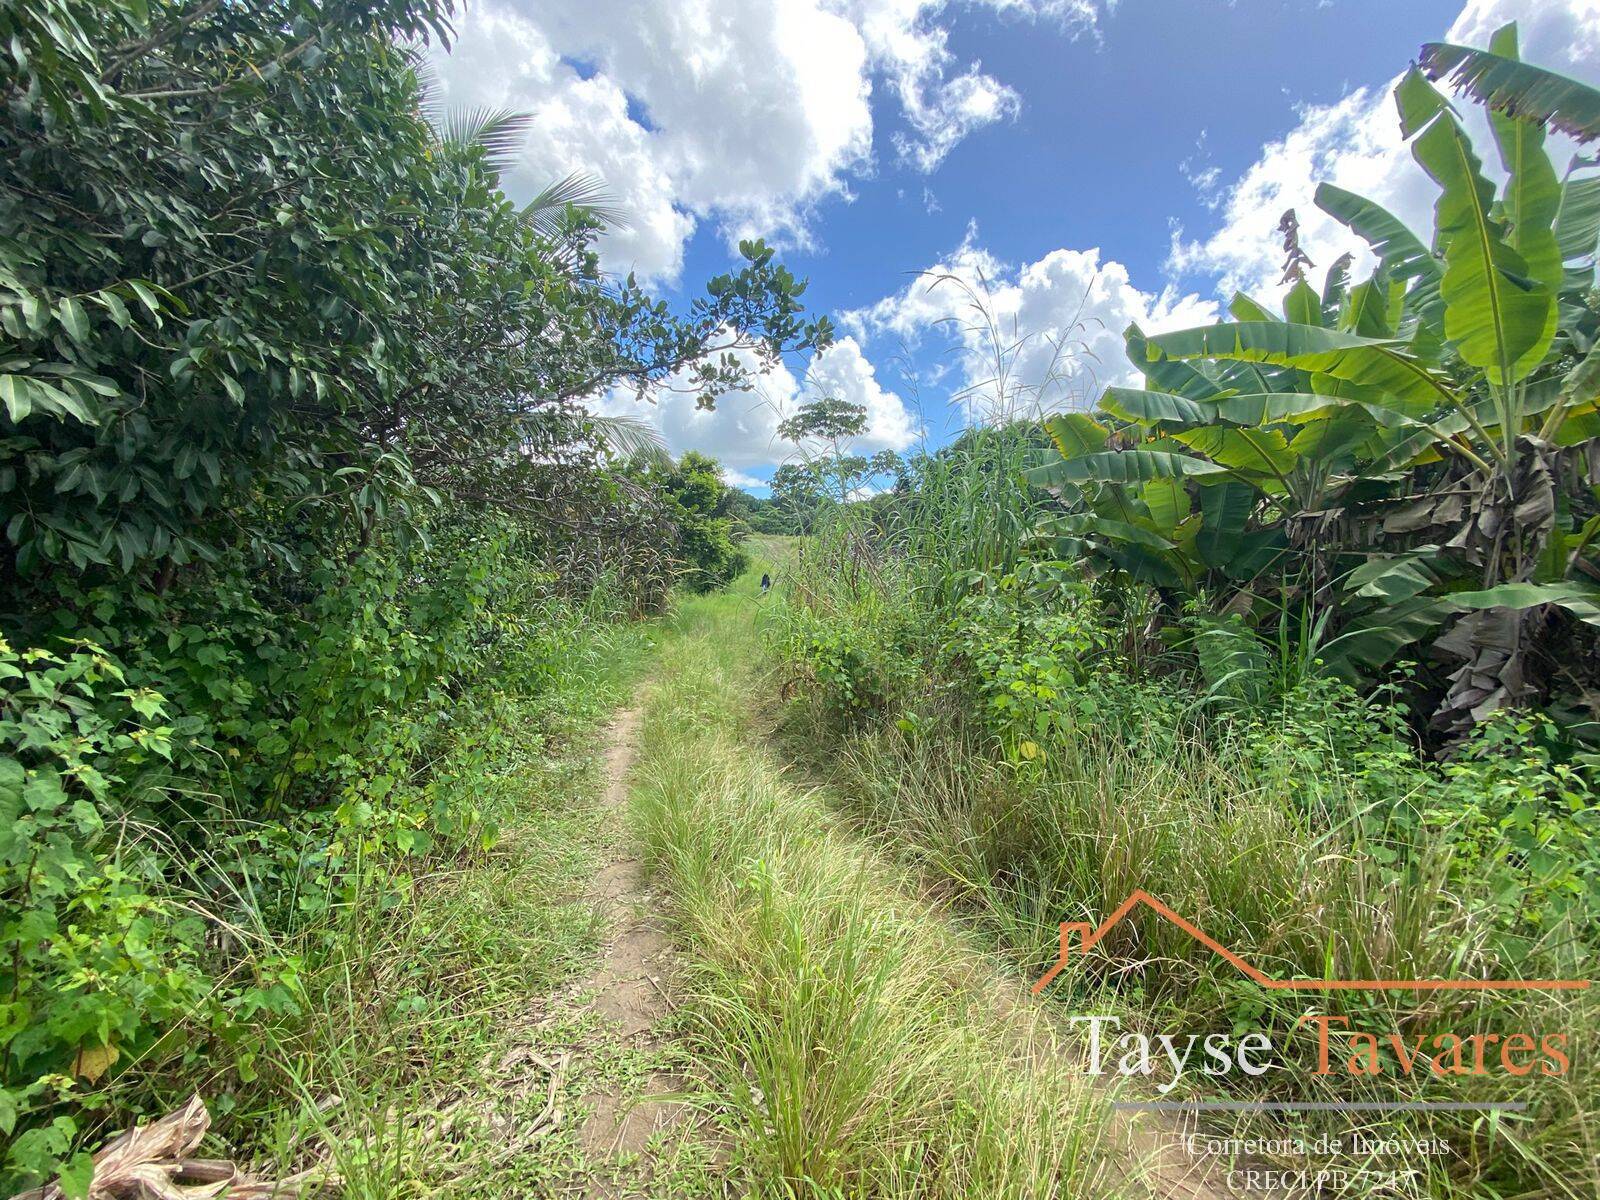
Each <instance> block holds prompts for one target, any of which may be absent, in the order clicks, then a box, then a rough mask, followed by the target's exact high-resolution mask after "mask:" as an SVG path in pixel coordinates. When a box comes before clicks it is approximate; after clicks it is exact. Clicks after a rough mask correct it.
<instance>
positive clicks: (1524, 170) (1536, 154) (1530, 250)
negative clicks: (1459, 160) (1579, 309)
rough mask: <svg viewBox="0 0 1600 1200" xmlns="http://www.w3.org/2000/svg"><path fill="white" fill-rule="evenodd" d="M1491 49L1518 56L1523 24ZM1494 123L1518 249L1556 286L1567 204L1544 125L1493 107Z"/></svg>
mask: <svg viewBox="0 0 1600 1200" xmlns="http://www.w3.org/2000/svg"><path fill="white" fill-rule="evenodd" d="M1489 48H1490V49H1491V50H1493V51H1494V52H1495V53H1496V54H1500V55H1503V56H1505V57H1507V58H1516V57H1517V27H1516V25H1515V24H1514V23H1513V24H1511V25H1507V26H1505V27H1504V28H1503V29H1501V30H1500V31H1499V32H1498V33H1496V34H1495V35H1494V40H1493V41H1491V42H1490V43H1489ZM1489 123H1490V125H1491V126H1493V128H1494V138H1495V142H1496V144H1497V145H1498V146H1499V147H1500V161H1501V163H1502V164H1503V165H1504V166H1505V169H1506V175H1507V177H1508V178H1507V179H1506V188H1505V193H1504V195H1503V198H1502V201H1501V203H1502V205H1503V207H1504V209H1505V217H1506V221H1507V223H1508V224H1509V226H1510V241H1511V246H1512V249H1514V250H1515V251H1516V252H1517V253H1518V254H1520V255H1521V256H1522V261H1523V262H1524V263H1525V264H1526V265H1527V275H1528V277H1529V278H1530V279H1534V280H1537V281H1538V282H1539V283H1542V284H1544V285H1545V287H1547V288H1549V289H1550V292H1551V294H1552V295H1554V294H1555V293H1556V292H1557V291H1559V290H1560V288H1561V275H1562V271H1561V257H1562V256H1561V247H1560V245H1559V244H1558V243H1557V241H1556V233H1555V220H1556V213H1557V211H1558V210H1559V209H1560V207H1561V180H1560V179H1558V178H1557V177H1556V169H1555V167H1553V166H1551V165H1550V156H1549V155H1548V154H1546V153H1545V149H1544V126H1543V125H1539V124H1536V123H1534V122H1532V121H1520V120H1517V119H1516V118H1514V117H1508V116H1506V115H1505V114H1504V113H1500V112H1491V113H1490V114H1489Z"/></svg>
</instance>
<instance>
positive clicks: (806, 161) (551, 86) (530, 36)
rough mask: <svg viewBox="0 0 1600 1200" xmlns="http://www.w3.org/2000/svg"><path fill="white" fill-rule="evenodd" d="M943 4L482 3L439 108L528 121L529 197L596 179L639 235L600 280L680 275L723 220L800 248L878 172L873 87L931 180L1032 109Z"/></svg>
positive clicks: (609, 255) (446, 75)
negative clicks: (696, 241)
mask: <svg viewBox="0 0 1600 1200" xmlns="http://www.w3.org/2000/svg"><path fill="white" fill-rule="evenodd" d="M1111 3H1114V0H971V2H970V3H969V4H968V5H967V7H970V8H982V9H987V10H989V11H990V12H991V14H996V15H1004V16H1006V17H1015V18H1018V19H1029V20H1036V21H1043V22H1048V23H1049V25H1050V27H1051V28H1053V29H1059V30H1061V31H1063V32H1064V33H1066V34H1067V35H1069V36H1076V35H1077V34H1079V33H1082V32H1086V31H1092V30H1093V29H1094V28H1095V23H1096V21H1097V19H1098V16H1099V14H1100V12H1101V10H1102V8H1103V7H1105V6H1108V5H1109V4H1111ZM947 7H948V5H947V0H681V2H680V0H673V2H668V0H650V2H649V3H643V4H641V3H638V2H637V0H472V2H471V3H469V4H467V5H466V6H465V7H464V8H463V9H462V10H461V11H459V12H458V13H457V15H456V21H455V25H456V38H455V42H454V45H453V48H452V49H451V51H450V52H449V53H448V54H442V53H438V52H436V53H435V55H434V65H435V69H436V74H437V76H438V78H439V81H440V90H441V93H442V95H441V98H442V99H443V100H444V102H445V103H446V104H449V105H451V106H457V107H460V108H472V107H475V106H481V105H486V106H493V107H508V108H512V109H517V110H522V111H528V112H531V113H532V114H533V115H534V121H533V124H532V128H531V130H530V132H529V134H528V138H527V142H526V145H525V146H524V147H523V150H522V153H521V155H520V157H519V161H518V164H517V166H516V167H515V169H514V170H512V171H511V172H510V173H509V174H508V176H507V178H506V179H505V181H504V182H505V184H506V187H507V190H508V191H509V192H510V193H511V194H512V195H513V196H514V197H515V196H521V197H523V198H527V197H529V196H531V195H533V194H534V193H535V192H536V191H538V190H539V189H540V188H541V187H543V186H545V185H546V184H548V183H550V182H552V181H554V180H556V179H559V178H561V177H562V176H564V175H566V174H567V173H568V172H571V171H584V172H588V173H591V174H595V175H598V176H600V177H601V178H602V179H603V180H604V181H605V183H606V184H607V185H608V187H609V188H610V189H611V190H612V191H613V193H614V194H615V195H616V198H617V200H618V202H619V204H620V207H622V208H623V209H624V210H625V211H626V212H627V214H628V217H629V220H630V224H631V227H630V228H628V229H625V230H623V229H619V230H614V231H611V232H608V233H607V234H606V235H605V237H604V238H603V239H602V242H601V250H602V255H603V257H604V261H605V263H606V265H607V266H608V267H609V268H611V269H613V270H618V271H625V270H636V271H638V272H639V274H640V275H641V276H643V277H645V278H651V279H671V278H674V277H676V275H677V274H678V272H679V271H680V269H681V267H682V263H683V248H684V244H685V242H687V240H688V239H689V237H690V236H691V235H692V234H693V232H694V230H695V228H696V227H697V225H698V224H699V223H701V222H704V221H712V222H714V223H715V225H716V226H717V228H719V229H720V230H721V231H722V232H724V233H725V234H727V235H728V236H729V237H730V238H735V237H740V236H747V235H750V234H763V235H769V236H774V237H777V238H780V239H784V240H787V241H789V242H791V243H796V244H804V243H805V241H806V233H807V225H808V219H809V216H810V214H811V212H812V210H813V209H814V208H815V206H816V205H817V204H819V203H820V202H822V201H823V200H824V199H827V198H829V197H847V196H848V194H849V181H850V179H851V178H852V177H854V176H856V175H859V174H864V173H867V172H870V171H871V170H872V169H873V163H872V134H873V122H874V112H873V89H874V83H875V81H882V82H884V83H885V84H886V85H887V87H886V91H887V92H888V93H889V94H892V95H893V96H894V97H895V98H896V100H897V101H898V104H899V106H900V111H901V112H902V113H903V115H904V118H905V122H906V125H907V126H908V129H907V130H906V131H898V132H897V136H896V137H895V139H894V140H895V144H896V148H897V151H898V153H899V154H900V156H901V158H902V159H903V160H905V161H907V162H909V163H910V164H912V165H914V166H915V167H917V168H919V169H921V170H923V171H931V170H932V169H934V168H935V167H937V165H938V164H939V162H940V161H941V160H942V159H943V158H944V156H945V155H946V154H948V153H949V151H950V150H951V149H952V148H953V147H954V146H955V145H956V144H957V143H958V142H960V141H961V139H962V138H964V137H967V136H969V135H970V134H972V133H973V132H975V131H976V130H979V129H981V128H983V127H984V126H986V125H990V124H993V123H994V122H997V121H1004V120H1008V119H1010V118H1011V117H1014V116H1015V115H1016V113H1017V112H1018V111H1019V109H1020V106H1021V103H1022V98H1021V97H1020V96H1019V95H1018V93H1017V92H1016V91H1015V90H1014V89H1013V88H1011V87H1010V86H1009V85H1007V84H1005V83H1003V82H1001V81H1000V80H998V79H995V78H994V77H993V76H990V75H988V74H986V73H985V72H984V71H983V70H982V68H981V66H980V64H977V63H970V62H963V61H961V59H960V58H959V56H957V55H956V54H955V53H954V51H952V50H951V48H950V45H949V37H948V32H947V30H946V28H945V26H944V25H943V24H941V23H940V22H941V18H942V17H943V15H944V14H945V13H946V10H947Z"/></svg>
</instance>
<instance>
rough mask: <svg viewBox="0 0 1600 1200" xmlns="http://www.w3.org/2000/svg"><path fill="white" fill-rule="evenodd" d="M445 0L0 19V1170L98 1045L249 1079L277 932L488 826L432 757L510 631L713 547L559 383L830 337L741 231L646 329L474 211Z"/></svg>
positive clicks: (282, 971)
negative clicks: (719, 265)
mask: <svg viewBox="0 0 1600 1200" xmlns="http://www.w3.org/2000/svg"><path fill="white" fill-rule="evenodd" d="M446 12H447V8H446V6H444V5H443V4H441V3H438V2H437V0H379V2H377V3H372V2H368V0H361V2H350V0H262V2H260V3H248V4H232V3H217V0H155V2H146V0H123V2H119V3H112V4H105V3H99V2H90V0H6V2H5V3H0V47H3V48H0V92H3V95H4V103H5V112H4V116H3V118H0V158H3V160H4V161H5V163H6V170H5V172H4V174H3V177H0V229H3V231H4V232H3V234H0V404H3V412H0V628H3V630H4V637H5V643H4V649H3V650H0V688H3V696H0V740H3V742H4V745H3V747H0V823H3V825H4V833H3V837H0V895H3V899H4V907H3V910H0V943H3V952H0V963H3V964H4V965H3V966H0V984H3V989H0V990H3V991H4V993H5V997H6V1000H5V1005H4V1018H3V1019H0V1134H3V1135H4V1138H5V1140H6V1146H7V1149H6V1150H5V1152H4V1161H3V1165H0V1188H10V1187H12V1186H13V1185H16V1184H20V1183H24V1182H26V1181H29V1180H34V1179H37V1178H39V1177H40V1176H42V1175H44V1174H47V1173H48V1172H50V1171H51V1170H52V1169H53V1167H54V1165H55V1164H57V1163H58V1162H59V1161H61V1160H63V1159H66V1158H68V1157H69V1156H70V1155H72V1154H73V1153H74V1152H75V1148H76V1147H77V1146H78V1145H79V1144H80V1143H81V1141H82V1137H83V1133H84V1125H83V1118H82V1116H81V1115H79V1114H78V1113H77V1112H76V1111H75V1108H74V1102H75V1101H80V1100H85V1099H87V1098H90V1097H98V1099H97V1100H96V1101H95V1103H97V1104H99V1105H103V1104H104V1103H105V1095H106V1093H105V1092H104V1090H103V1088H102V1089H95V1088H93V1085H96V1084H103V1083H104V1082H105V1081H106V1080H107V1079H108V1078H110V1077H112V1076H115V1075H117V1074H119V1073H120V1072H121V1070H122V1069H123V1066H126V1065H127V1064H129V1063H130V1062H139V1063H140V1071H141V1072H143V1073H145V1074H146V1076H147V1077H148V1076H149V1073H150V1072H151V1071H152V1068H154V1067H157V1066H159V1065H161V1064H162V1063H164V1062H168V1061H171V1060H172V1059H173V1058H174V1056H176V1057H178V1058H180V1059H181V1058H183V1057H184V1056H187V1057H188V1058H189V1059H191V1060H196V1061H198V1060H200V1059H208V1061H210V1062H211V1065H212V1066H213V1068H214V1069H219V1070H228V1069H230V1068H229V1066H228V1064H230V1063H231V1064H233V1067H232V1068H231V1069H236V1070H237V1071H239V1072H240V1073H241V1074H242V1075H243V1076H246V1077H247V1076H248V1075H249V1074H250V1073H252V1072H253V1070H254V1069H255V1068H253V1067H252V1066H251V1065H250V1064H251V1062H252V1060H253V1058H254V1056H255V1054H256V1052H257V1050H259V1048H260V1046H261V1040H260V1039H261V1034H260V1028H261V1026H260V1023H261V1022H264V1021H270V1020H272V1019H279V1018H285V1019H286V1018H288V1017H290V1016H292V1014H293V1013H294V1011H295V1010H296V1008H297V1005H298V1001H297V999H296V982H295V981H296V972H297V966H296V963H295V961H294V960H293V957H292V956H285V955H281V954H279V953H278V952H277V951H275V950H273V949H271V947H272V946H273V945H275V944H276V943H275V942H274V941H273V938H275V937H277V936H279V935H284V934H287V933H290V932H293V931H295V930H299V929H304V928H309V927H312V926H314V925H315V924H316V923H317V922H318V921H320V920H323V919H324V918H325V917H326V916H327V914H329V913H330V912H335V911H337V910H338V909H339V908H340V907H341V906H343V905H348V904H349V903H351V900H352V896H353V895H354V894H355V893H356V892H359V891H360V890H361V889H363V888H365V889H368V890H370V889H371V888H374V887H378V888H382V887H389V886H403V880H404V871H403V870H400V871H380V870H378V869H377V867H376V864H377V863H378V862H379V861H380V860H381V859H382V858H383V856H384V855H390V854H396V855H400V856H402V857H403V856H405V855H407V854H415V853H422V852H423V851H425V850H427V849H428V847H429V846H430V845H432V844H433V843H434V841H435V840H436V839H444V840H446V841H449V842H452V843H460V844H467V843H470V842H474V841H476V840H478V839H481V838H483V837H489V836H492V829H490V828H488V827H486V826H484V825H483V822H482V820H481V819H480V818H481V816H482V814H479V813H476V812H474V811H473V808H472V806H471V804H470V803H469V802H466V801H464V800H463V798H462V796H461V795H460V794H459V793H458V792H447V791H439V792H435V790H434V788H433V785H432V784H431V783H430V766H429V764H433V763H438V762H439V761H441V754H442V750H443V747H445V746H446V745H448V746H449V747H451V754H452V755H460V754H463V753H465V752H466V751H465V749H464V748H465V747H470V745H471V744H472V740H473V736H474V734H473V729H474V719H473V712H474V710H475V709H477V708H479V707H481V706H482V705H485V704H491V705H492V704H493V703H494V702H495V701H494V696H495V695H496V694H497V692H499V691H502V690H507V689H510V690H518V689H529V688H537V687H538V685H539V681H540V677H541V672H547V671H548V670H550V669H551V667H550V664H548V663H543V662H541V660H540V652H539V651H538V644H539V637H540V622H541V621H542V620H544V618H545V616H546V615H547V614H548V613H550V612H553V611H555V610H556V609H557V608H559V607H560V606H561V605H562V604H568V603H572V602H575V601H577V600H579V599H581V598H582V597H585V596H587V595H589V594H591V593H593V592H595V591H596V589H599V590H600V591H601V592H603V593H604V594H605V595H607V596H610V597H612V598H613V599H614V605H612V606H610V607H611V608H614V609H615V610H616V611H619V612H623V613H627V612H639V611H641V610H648V609H650V608H653V607H655V606H657V605H659V603H660V602H661V600H662V599H663V597H664V595H665V593H666V590H667V588H668V587H669V586H670V585H671V584H672V582H673V581H674V579H676V578H677V576H678V574H679V573H680V570H681V569H682V568H683V566H684V565H685V564H686V563H687V564H688V565H690V566H692V568H693V570H694V571H695V572H697V574H696V576H695V578H696V579H697V580H700V581H704V582H711V581H715V580H720V579H723V578H726V576H727V574H728V572H729V571H730V570H732V569H734V568H733V564H734V563H735V561H736V556H733V555H732V550H731V546H729V545H728V544H727V539H726V529H725V528H724V527H722V526H719V525H718V524H717V522H718V521H720V520H722V519H723V518H722V517H721V516H720V515H711V514H708V513H707V512H706V511H704V510H703V508H702V506H701V501H702V498H701V497H699V496H697V495H695V494H693V493H694V489H695V488H696V487H698V486H700V482H701V480H700V476H701V475H702V474H703V473H704V472H703V471H701V470H700V468H699V466H696V467H695V468H693V469H691V470H689V471H688V472H687V473H684V472H680V473H679V474H678V475H677V476H675V477H674V478H672V479H669V480H657V479H653V478H650V477H645V478H642V479H641V478H640V477H639V476H638V475H637V474H636V473H629V472H626V471H622V470H618V469H615V468H614V467H612V466H611V465H610V463H609V455H608V452H607V450H606V438H605V433H606V430H605V426H604V423H598V422H596V420H595V419H593V418H591V417H590V416H589V414H588V411H587V409H586V408H585V407H584V404H583V402H584V401H585V399H587V398H591V397H594V396H596V395H598V394H600V393H603V392H605V391H607V390H611V389H618V390H622V391H624V392H634V393H644V392H647V391H649V390H650V389H651V388H653V387H654V386H656V385H657V384H658V383H660V382H661V381H663V380H665V379H667V378H669V377H674V378H677V379H683V378H688V379H689V380H691V381H692V383H693V385H694V386H696V387H697V388H698V389H699V390H700V391H701V393H702V396H703V398H704V402H705V403H708V404H709V403H711V402H713V401H714V398H715V397H716V395H717V394H718V393H720V392H722V391H724V390H726V389H728V388H730V387H735V386H738V385H739V384H740V383H741V382H742V381H743V380H744V378H745V377H746V375H747V373H748V368H746V367H745V366H743V365H741V364H742V363H745V362H754V363H755V364H756V369H760V368H761V367H762V366H764V365H767V364H770V363H771V362H773V361H775V360H776V358H777V357H778V356H779V355H780V354H782V353H784V352H786V351H789V350H793V349H797V348H807V347H815V346H818V345H825V344H826V342H827V340H828V338H829V330H828V327H827V323H826V322H825V321H823V322H817V323H808V322H806V321H805V320H803V318H802V315H801V313H802V310H801V306H800V302H799V295H800V293H801V291H802V290H803V285H802V284H800V283H799V282H797V281H796V280H795V279H794V278H793V277H792V276H790V275H789V273H788V272H787V271H786V270H785V269H784V268H783V267H782V266H781V265H779V264H778V263H777V262H776V261H775V260H774V257H773V254H772V251H771V250H769V249H768V248H766V247H765V246H763V245H761V244H760V243H749V244H746V245H745V246H744V247H743V252H744V259H745V262H744V265H743V266H742V268H741V269H740V270H739V271H737V272H736V273H733V274H730V275H726V276H723V277H720V278H718V279H716V280H713V281H712V282H711V284H710V286H709V287H708V289H707V292H706V294H705V295H704V296H703V297H701V298H699V299H697V300H694V301H693V302H692V303H691V304H690V305H689V306H688V308H687V310H686V311H683V312H674V311H672V310H669V309H668V308H667V306H666V305H665V304H663V303H661V302H659V301H657V300H655V299H653V298H652V297H651V296H649V295H648V294H647V293H646V292H645V291H643V290H642V289H641V288H640V287H638V286H637V285H636V284H635V283H634V281H633V280H631V279H629V280H625V281H621V282H613V281H608V280H606V279H605V278H604V277H603V276H602V275H601V273H600V271H599V267H598V262H597V258H596V255H595V253H594V247H593V240H594V236H595V232H596V226H597V222H596V218H595V216H594V214H593V212H585V211H583V210H579V209H573V208H568V209H566V210H565V211H562V212H559V213H556V214H554V215H552V213H551V211H550V208H549V206H548V205H546V206H544V209H543V211H541V212H540V213H538V214H537V218H538V219H534V214H530V212H529V211H527V210H524V209H522V208H519V207H518V206H517V205H515V204H513V203H511V202H510V201H509V200H508V199H507V198H506V197H505V196H504V195H503V194H502V193H501V192H500V190H499V188H498V185H497V177H496V171H495V162H494V158H493V155H492V154H491V153H489V149H490V148H491V147H492V140H491V145H490V146H486V145H485V144H484V142H482V141H474V140H473V139H472V138H470V137H468V138H462V137H460V136H455V135H454V133H453V132H452V129H450V128H446V129H445V130H444V132H441V131H440V129H436V128H435V125H434V124H433V123H430V121H429V120H428V119H427V117H426V116H425V111H426V108H427V106H426V104H425V103H424V101H425V96H424V94H423V90H422V85H421V83H420V82H419V67H418V63H419V61H420V60H419V57H418V55H419V52H418V51H417V50H416V49H415V47H416V46H417V45H419V44H420V43H421V42H423V41H425V40H427V39H430V38H431V39H435V40H437V39H442V38H444V37H445V36H446V34H447V29H446V26H445V23H444V18H445V14H446ZM458 131H459V130H458V129H457V130H456V132H458ZM735 350H738V351H740V352H741V353H740V354H739V355H735V354H733V353H732V351H735ZM713 478H714V474H713ZM718 486H720V485H718ZM719 539H720V541H719ZM682 545H689V546H691V547H692V548H691V549H690V551H689V552H688V553H687V554H681V555H675V554H674V553H672V550H671V548H672V547H673V546H682ZM552 606H554V607H552ZM608 611H609V609H608ZM468 757H470V754H468ZM184 896H187V897H188V898H187V900H185V899H183V897H184ZM240 928H250V929H254V930H256V931H257V933H258V934H259V935H260V938H261V939H263V940H260V941H258V942H255V943H253V944H252V945H250V946H248V947H246V946H245V945H242V944H241V943H240V941H239V935H238V934H237V933H233V934H230V933H227V932H226V931H227V930H230V929H231V930H235V931H237V930H239V929H240ZM247 950H248V953H246V951H247ZM180 1029H182V1030H186V1031H187V1032H182V1033H180V1032H179V1031H180ZM119 1063H120V1064H122V1066H119V1065H118V1064H119ZM86 1089H91V1090H89V1091H86ZM72 1161H73V1163H74V1165H73V1167H72V1168H71V1169H69V1171H68V1174H67V1180H68V1182H69V1184H71V1185H72V1186H73V1187H74V1188H78V1189H81V1185H82V1183H83V1180H82V1178H81V1172H82V1168H83V1160H82V1157H81V1155H80V1156H79V1157H78V1158H75V1159H73V1160H72Z"/></svg>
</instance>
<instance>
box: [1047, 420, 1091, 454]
mask: <svg viewBox="0 0 1600 1200" xmlns="http://www.w3.org/2000/svg"><path fill="white" fill-rule="evenodd" d="M1044 428H1045V432H1046V433H1048V434H1049V435H1050V440H1051V441H1052V442H1054V443H1055V447H1056V449H1057V450H1058V451H1060V453H1061V457H1062V458H1079V457H1081V456H1083V455H1085V454H1094V453H1096V452H1097V451H1100V450H1104V449H1105V448H1106V427H1105V426H1104V425H1102V424H1100V422H1098V421H1096V420H1095V419H1094V418H1093V417H1091V416H1089V415H1088V414H1087V413H1056V414H1055V415H1054V416H1052V417H1049V418H1047V419H1046V420H1045V423H1044Z"/></svg>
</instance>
